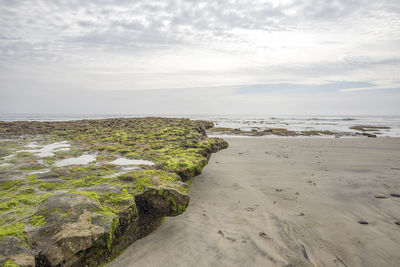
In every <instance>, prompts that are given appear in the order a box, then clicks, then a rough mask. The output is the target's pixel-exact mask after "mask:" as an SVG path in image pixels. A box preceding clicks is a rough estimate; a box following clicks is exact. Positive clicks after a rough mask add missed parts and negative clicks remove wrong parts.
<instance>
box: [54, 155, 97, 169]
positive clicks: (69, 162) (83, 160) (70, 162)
mask: <svg viewBox="0 0 400 267" xmlns="http://www.w3.org/2000/svg"><path fill="white" fill-rule="evenodd" d="M93 161H96V156H95V155H82V156H80V157H77V158H68V159H63V160H60V161H57V162H56V163H54V166H56V167H63V166H68V165H74V164H79V165H85V164H88V163H90V162H93Z"/></svg>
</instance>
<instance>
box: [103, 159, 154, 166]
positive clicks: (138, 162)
mask: <svg viewBox="0 0 400 267" xmlns="http://www.w3.org/2000/svg"><path fill="white" fill-rule="evenodd" d="M110 163H111V164H115V165H154V162H151V161H148V160H143V159H127V158H119V159H116V160H114V161H111V162H110Z"/></svg>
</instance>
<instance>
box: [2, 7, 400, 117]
mask: <svg viewBox="0 0 400 267" xmlns="http://www.w3.org/2000/svg"><path fill="white" fill-rule="evenodd" d="M0 113H51V114H59V113H76V114H77V113H91V114H96V113H97V114H98V113H109V114H112V113H118V114H121V113H126V114H292V115H295V114H297V115H301V114H304V115H313V114H321V115H349V114H355V115H357V114H358V115H400V1H399V0H380V1H376V0H330V1H326V0H301V1H294V0H253V1H235V0H229V1H208V0H206V1H181V0H164V1H140V0H137V1H130V0H85V1H82V0H80V1H78V0H48V1H45V0H42V1H39V0H0Z"/></svg>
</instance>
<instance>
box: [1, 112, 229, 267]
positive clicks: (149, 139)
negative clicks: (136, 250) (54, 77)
mask: <svg viewBox="0 0 400 267" xmlns="http://www.w3.org/2000/svg"><path fill="white" fill-rule="evenodd" d="M212 126H213V124H212V123H210V122H206V121H191V120H188V119H167V118H134V119H133V118H132V119H105V120H81V121H69V122H26V121H18V122H0V266H98V265H101V264H103V263H105V262H107V261H110V260H111V259H113V258H114V257H115V256H117V255H118V254H119V253H120V252H121V251H122V250H123V249H124V248H126V247H127V246H128V245H129V244H131V243H132V242H134V241H135V240H137V239H139V238H141V237H143V236H144V235H146V234H148V233H150V232H151V231H153V230H154V229H155V228H157V227H158V226H159V225H160V223H161V222H162V221H163V219H164V218H165V216H176V215H179V214H181V213H182V212H184V211H185V209H186V207H187V205H188V203H189V196H188V190H189V186H190V183H191V179H192V178H193V177H194V176H195V175H198V174H200V173H201V170H202V168H203V167H204V166H205V165H206V164H207V162H208V159H209V156H210V155H211V153H213V152H216V151H218V150H220V149H223V148H226V147H227V143H226V142H225V141H223V140H222V139H219V138H208V137H207V136H206V129H208V128H211V127H212ZM85 156H86V158H90V161H87V162H81V161H80V159H82V158H84V157H85ZM71 159H72V160H71ZM129 160H134V161H129ZM60 162H62V163H63V164H60ZM120 162H127V164H125V163H124V164H116V163H120ZM71 163H77V164H73V165H69V164H71ZM129 163H138V164H139V165H129ZM140 163H142V164H140ZM149 163H151V164H149Z"/></svg>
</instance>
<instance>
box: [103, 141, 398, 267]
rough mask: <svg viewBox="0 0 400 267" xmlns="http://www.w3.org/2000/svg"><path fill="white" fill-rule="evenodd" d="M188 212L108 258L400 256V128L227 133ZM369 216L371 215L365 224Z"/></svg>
mask: <svg viewBox="0 0 400 267" xmlns="http://www.w3.org/2000/svg"><path fill="white" fill-rule="evenodd" d="M225 140H226V141H228V143H229V147H228V149H226V150H222V151H220V152H218V153H216V154H213V155H212V157H211V159H210V162H209V164H208V165H207V167H206V168H204V170H203V173H202V174H201V175H199V176H197V177H196V178H195V179H194V182H193V184H192V186H191V189H190V195H191V202H190V204H189V206H188V208H187V210H186V212H185V213H183V214H182V215H180V216H178V217H176V218H168V219H167V220H166V222H165V223H164V224H163V225H161V226H160V228H158V229H157V231H155V232H153V233H152V234H150V235H149V236H147V237H145V238H143V239H141V240H138V241H137V242H136V243H134V244H133V245H131V246H130V247H129V248H127V250H126V251H125V252H124V253H123V254H121V255H120V256H119V257H118V258H116V259H115V260H114V261H113V262H111V263H110V264H109V265H108V266H109V267H114V266H193V265H196V266H266V265H267V266H290V265H292V266H395V265H396V263H398V262H399V261H400V256H399V255H398V253H397V252H398V251H399V250H400V242H399V241H398V240H400V230H399V229H400V228H399V227H400V226H399V225H396V224H395V222H396V221H399V220H400V209H399V206H400V198H396V197H393V196H391V195H390V194H391V193H398V192H400V185H399V183H398V175H399V172H400V156H399V154H398V152H399V151H400V138H396V137H389V138H351V139H348V138H339V139H336V138H332V139H325V138H324V139H320V138H286V137H284V138H280V139H279V138H225ZM362 221H365V222H367V223H368V224H367V225H365V224H361V223H360V222H362Z"/></svg>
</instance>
